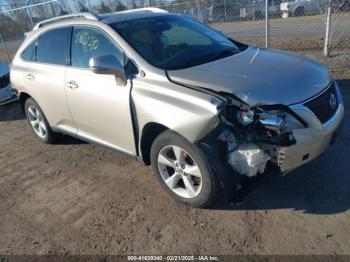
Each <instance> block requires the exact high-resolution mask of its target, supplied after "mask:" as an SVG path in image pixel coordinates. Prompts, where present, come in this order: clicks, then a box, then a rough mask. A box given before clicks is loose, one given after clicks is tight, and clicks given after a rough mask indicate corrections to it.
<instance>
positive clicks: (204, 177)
mask: <svg viewBox="0 0 350 262" xmlns="http://www.w3.org/2000/svg"><path fill="white" fill-rule="evenodd" d="M151 161H152V167H153V170H154V173H155V174H156V177H157V179H158V181H159V183H160V184H161V186H162V187H163V188H164V190H165V191H166V192H167V193H168V194H169V195H171V196H172V197H173V198H175V199H176V200H177V201H179V202H181V203H183V204H185V205H188V206H192V207H198V208H203V207H207V206H208V205H210V204H211V203H213V202H214V201H215V200H216V199H217V198H218V195H219V184H218V179H217V177H216V176H215V174H214V172H213V170H212V168H211V165H210V163H209V160H208V159H207V156H206V155H205V154H204V152H203V151H202V150H201V149H200V148H199V147H198V146H197V145H194V144H192V143H190V142H189V141H187V140H186V139H185V138H183V137H182V136H180V135H178V134H176V133H174V132H172V131H170V130H168V131H165V132H163V133H162V134H160V135H159V136H158V137H157V138H156V139H155V141H154V142H153V144H152V148H151Z"/></svg>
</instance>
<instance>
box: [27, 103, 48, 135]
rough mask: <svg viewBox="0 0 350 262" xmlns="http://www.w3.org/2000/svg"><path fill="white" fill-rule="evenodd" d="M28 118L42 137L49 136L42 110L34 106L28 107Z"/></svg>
mask: <svg viewBox="0 0 350 262" xmlns="http://www.w3.org/2000/svg"><path fill="white" fill-rule="evenodd" d="M28 118H29V122H30V124H31V126H32V128H33V130H34V132H35V133H36V134H37V135H38V136H39V137H40V138H42V139H45V138H46V136H47V127H46V124H45V121H44V119H43V116H42V115H41V114H40V111H39V110H38V109H37V108H35V107H34V106H29V107H28Z"/></svg>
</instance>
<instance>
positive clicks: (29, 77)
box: [26, 73, 35, 81]
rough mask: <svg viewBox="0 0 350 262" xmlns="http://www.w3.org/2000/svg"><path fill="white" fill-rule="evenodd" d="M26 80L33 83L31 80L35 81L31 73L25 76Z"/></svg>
mask: <svg viewBox="0 0 350 262" xmlns="http://www.w3.org/2000/svg"><path fill="white" fill-rule="evenodd" d="M26 78H27V79H28V80H30V81H33V80H34V79H35V76H34V75H33V74H32V73H28V74H27V75H26Z"/></svg>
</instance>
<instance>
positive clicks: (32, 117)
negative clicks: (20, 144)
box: [24, 98, 61, 144]
mask: <svg viewBox="0 0 350 262" xmlns="http://www.w3.org/2000/svg"><path fill="white" fill-rule="evenodd" d="M24 112H25V114H26V117H27V120H28V123H29V125H30V127H31V129H32V131H33V133H34V135H35V137H36V138H38V139H39V140H40V141H41V142H42V143H44V144H54V143H55V142H56V141H57V140H58V139H59V138H60V136H61V135H60V134H58V133H55V132H53V131H52V129H51V127H50V125H49V123H48V121H47V119H46V117H45V115H44V112H43V111H42V110H41V108H40V106H39V105H38V103H37V102H35V101H34V100H33V99H32V98H28V99H27V100H26V101H25V103H24Z"/></svg>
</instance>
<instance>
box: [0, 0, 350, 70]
mask: <svg viewBox="0 0 350 262" xmlns="http://www.w3.org/2000/svg"><path fill="white" fill-rule="evenodd" d="M7 3H8V5H7V6H2V9H0V42H1V43H0V60H1V61H11V59H12V57H13V56H14V54H15V52H16V50H17V48H18V47H19V45H20V43H21V42H22V40H23V38H24V34H25V32H28V31H30V30H31V29H32V28H33V26H34V25H35V24H36V23H38V22H40V21H42V20H44V19H48V18H51V17H55V16H59V15H65V14H68V13H77V12H93V13H109V12H115V11H121V10H125V9H132V8H139V7H152V6H154V7H160V8H162V9H165V10H167V11H169V12H172V13H176V14H181V15H185V16H188V17H191V18H193V19H196V20H199V21H201V22H203V23H207V24H209V25H210V26H212V27H214V28H216V29H217V30H220V31H222V32H224V33H225V34H226V35H228V36H230V37H232V38H234V39H236V40H238V41H241V42H244V43H248V44H253V45H258V46H263V47H265V46H268V47H269V48H276V49H283V50H287V51H293V52H298V53H302V54H304V55H307V56H310V57H313V58H316V59H318V60H320V61H322V62H323V63H325V64H327V65H328V66H329V68H330V69H331V70H332V71H333V72H336V73H337V72H341V71H346V70H347V72H349V71H350V45H349V43H350V0H50V1H44V2H43V1H41V2H40V1H34V0H32V1H31V0H9V1H7Z"/></svg>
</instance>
